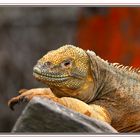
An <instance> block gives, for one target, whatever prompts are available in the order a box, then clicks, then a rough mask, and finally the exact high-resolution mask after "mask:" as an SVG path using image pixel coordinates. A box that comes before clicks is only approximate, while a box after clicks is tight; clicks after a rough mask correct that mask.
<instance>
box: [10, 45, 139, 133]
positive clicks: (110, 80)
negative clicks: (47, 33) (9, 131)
mask: <svg viewBox="0 0 140 140" xmlns="http://www.w3.org/2000/svg"><path fill="white" fill-rule="evenodd" d="M139 73H140V70H139V69H134V68H132V67H128V66H123V65H120V64H118V63H109V62H108V61H105V60H103V59H101V58H100V57H99V56H97V55H96V54H95V53H94V52H93V51H89V50H88V51H85V50H83V49H81V48H79V47H75V46H73V45H64V46H62V47H60V48H59V49H57V50H52V51H50V52H48V53H47V54H46V55H44V56H43V57H42V58H41V59H40V60H39V61H38V62H37V64H36V65H35V66H34V68H33V76H34V77H35V78H36V79H37V80H39V81H41V82H43V83H45V84H46V85H48V87H49V88H36V89H30V90H21V91H20V93H21V94H20V95H19V96H17V97H13V98H12V99H11V100H10V101H9V102H8V105H9V106H10V107H11V109H13V107H14V105H15V104H17V103H18V102H20V101H29V100H31V99H32V98H33V97H34V96H40V97H42V98H49V99H51V100H53V101H55V102H57V103H60V104H62V105H64V106H66V107H68V108H70V109H72V110H75V111H77V112H79V113H82V114H85V115H87V116H89V117H91V118H95V119H99V120H101V121H105V122H107V123H109V124H110V125H112V126H113V127H114V128H115V129H116V130H118V132H140V74H139Z"/></svg>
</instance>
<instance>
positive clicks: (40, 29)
mask: <svg viewBox="0 0 140 140" xmlns="http://www.w3.org/2000/svg"><path fill="white" fill-rule="evenodd" d="M65 44H73V45H76V46H79V47H81V48H83V49H91V50H94V51H95V52H96V53H97V54H98V55H99V56H101V57H102V58H104V59H108V60H109V61H110V62H120V63H123V64H125V65H133V66H134V67H138V66H139V65H140V62H139V60H140V8H127V7H125V8H111V7H98V8H96V7H86V8H85V7H0V132H9V131H11V129H12V127H13V125H14V123H15V121H16V120H17V118H18V117H19V115H20V114H21V111H22V110H23V108H24V106H25V104H22V105H18V106H16V108H15V111H14V112H13V111H11V110H10V109H9V108H8V106H7V102H8V100H9V99H10V98H11V97H13V96H17V95H18V91H19V90H20V89H22V88H27V89H31V88H37V87H44V86H45V85H43V84H41V83H39V82H37V81H36V80H35V79H34V78H33V76H32V68H33V66H34V65H35V64H36V61H37V60H38V59H39V58H40V57H42V56H43V55H44V54H45V53H47V52H48V51H49V50H52V49H56V48H58V47H60V46H62V45H65ZM42 115H43V114H42Z"/></svg>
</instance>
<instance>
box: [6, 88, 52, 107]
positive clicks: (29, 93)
mask: <svg viewBox="0 0 140 140" xmlns="http://www.w3.org/2000/svg"><path fill="white" fill-rule="evenodd" d="M19 94H20V95H19V96H16V97H13V98H12V99H10V100H9V101H8V106H9V107H10V108H11V109H12V110H14V106H15V105H16V104H17V103H20V102H27V101H30V100H31V99H32V98H33V97H34V96H40V97H44V96H45V97H48V98H52V97H54V94H53V93H52V91H51V90H50V89H49V88H35V89H30V90H27V89H22V90H20V91H19Z"/></svg>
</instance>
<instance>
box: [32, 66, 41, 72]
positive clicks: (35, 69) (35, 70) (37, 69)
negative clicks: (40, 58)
mask: <svg viewBox="0 0 140 140" xmlns="http://www.w3.org/2000/svg"><path fill="white" fill-rule="evenodd" d="M33 71H34V72H35V73H39V74H41V70H40V68H38V67H36V66H35V67H34V68H33Z"/></svg>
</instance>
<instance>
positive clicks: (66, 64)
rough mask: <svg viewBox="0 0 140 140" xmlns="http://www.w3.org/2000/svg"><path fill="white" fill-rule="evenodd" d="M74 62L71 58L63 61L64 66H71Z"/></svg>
mask: <svg viewBox="0 0 140 140" xmlns="http://www.w3.org/2000/svg"><path fill="white" fill-rule="evenodd" d="M71 64H72V62H71V60H65V61H64V62H62V63H61V66H62V67H69V66H71Z"/></svg>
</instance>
